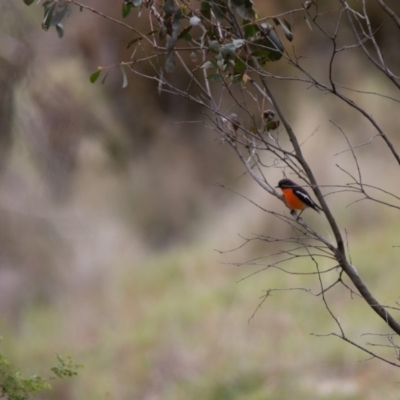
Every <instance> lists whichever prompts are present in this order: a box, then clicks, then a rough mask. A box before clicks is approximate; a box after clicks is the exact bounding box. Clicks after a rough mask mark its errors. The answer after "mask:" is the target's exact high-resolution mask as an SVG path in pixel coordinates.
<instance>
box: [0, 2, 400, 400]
mask: <svg viewBox="0 0 400 400" xmlns="http://www.w3.org/2000/svg"><path fill="white" fill-rule="evenodd" d="M116 3H118V4H116ZM270 3H272V2H270ZM278 3H279V4H278ZM328 3H329V4H328ZM395 3H396V2H394V3H393V4H391V5H392V6H393V7H396V4H395ZM86 4H88V5H90V6H93V7H95V8H97V9H99V10H102V12H104V13H105V14H108V15H111V16H113V17H115V18H118V19H121V6H120V4H119V2H110V1H106V0H96V1H94V0H90V1H87V3H86ZM334 4H335V2H333V1H328V2H327V5H329V6H332V5H334ZM299 6H300V2H298V1H281V2H275V4H274V5H272V4H266V3H261V2H257V1H256V2H255V8H256V9H258V10H259V12H260V14H261V15H273V14H277V13H279V12H282V11H286V10H288V9H289V8H296V7H299ZM371 6H372V5H371ZM373 6H374V7H376V5H375V3H374V4H373ZM397 6H398V5H397ZM371 15H374V18H376V20H374V21H373V22H374V23H376V25H377V26H381V28H380V30H379V33H378V36H377V38H378V41H379V43H380V45H381V46H382V48H383V49H384V51H385V57H386V60H387V62H388V64H389V65H390V67H391V68H392V70H393V72H394V73H395V74H396V73H397V75H399V74H400V71H399V57H400V55H399V52H398V37H399V36H398V31H396V30H395V28H394V27H393V26H392V25H391V24H390V21H388V19H387V18H385V17H384V16H383V15H382V13H381V12H380V9H379V8H376V9H373V14H371ZM42 17H43V15H42V7H41V6H38V5H32V6H31V7H27V6H25V5H24V4H23V2H22V1H21V2H17V1H15V0H2V1H1V4H0V319H1V320H2V325H1V336H2V337H3V340H2V342H1V344H0V345H1V352H2V353H3V354H6V355H7V356H9V357H10V358H11V359H12V361H13V362H15V364H16V365H18V366H21V368H22V370H23V373H25V374H28V375H29V374H32V373H41V374H43V375H46V374H47V372H46V371H48V368H49V367H50V366H52V365H53V364H54V360H55V353H61V354H69V355H71V356H72V357H73V358H74V359H75V361H76V362H78V363H80V364H83V365H84V369H82V370H80V371H79V376H78V377H76V378H73V379H71V380H64V381H62V382H54V390H53V391H50V392H47V393H41V394H40V395H39V398H44V399H60V400H69V399H71V400H72V399H145V400H157V399H162V400H175V399H176V400H179V399H200V398H201V399H210V400H217V399H218V400H220V399H248V400H258V399H290V398H297V399H309V398H313V399H339V398H340V399H376V398H383V397H385V398H386V399H397V398H398V374H397V371H396V369H395V368H394V367H391V366H388V365H386V364H384V363H382V362H379V361H376V360H368V356H367V354H365V353H362V352H361V351H359V350H357V349H355V348H354V347H351V346H350V345H348V344H346V343H344V342H342V341H340V340H339V339H336V338H334V337H316V336H312V335H310V334H311V333H314V334H328V333H330V332H336V326H335V324H334V322H333V321H332V319H331V318H330V316H329V314H328V312H327V310H326V309H325V307H324V305H323V303H322V301H321V299H320V298H319V297H313V296H311V295H309V294H307V293H305V292H301V291H300V292H296V291H287V292H274V294H273V296H272V297H270V298H269V299H268V301H267V302H265V303H264V304H263V307H262V308H261V309H259V310H258V311H257V313H255V315H254V316H253V314H254V312H255V310H256V308H257V306H258V304H259V302H260V297H261V296H262V295H263V294H264V293H265V290H267V289H269V288H296V287H305V288H310V289H312V290H315V291H318V288H319V285H318V281H317V280H316V279H315V278H313V277H307V276H299V275H288V274H285V273H283V272H280V271H278V270H267V271H264V272H261V273H259V274H257V275H254V276H250V277H248V278H247V279H243V278H245V277H247V276H248V275H250V274H252V273H254V272H256V271H257V270H258V269H259V268H260V267H257V266H241V267H238V266H235V265H234V263H240V262H243V261H246V260H249V259H253V258H255V257H260V256H266V255H268V254H270V253H273V252H274V250H276V245H274V244H273V243H269V244H268V243H264V242H251V243H250V244H248V245H247V246H245V247H242V248H240V249H239V250H237V251H233V252H228V253H221V252H219V251H216V250H220V251H223V252H224V251H227V250H231V249H234V248H237V247H239V246H240V245H241V244H242V243H243V239H242V237H252V236H253V235H255V234H262V235H269V236H287V235H288V234H290V232H289V231H288V230H287V229H288V228H287V227H286V226H283V225H282V226H281V225H280V223H279V222H278V221H277V220H274V219H272V218H271V217H270V216H268V215H266V214H265V213H263V212H261V211H260V209H258V208H257V207H255V206H254V205H252V204H251V203H250V202H248V201H246V200H245V199H243V198H241V197H240V196H237V195H235V194H234V193H233V192H231V191H229V190H227V189H223V188H221V187H219V186H218V185H219V184H222V185H225V186H228V187H231V188H233V189H234V190H236V191H239V192H240V193H242V194H244V195H245V196H246V197H248V198H250V199H252V200H253V201H255V202H257V204H259V205H261V206H262V207H265V208H269V209H272V210H275V211H282V207H283V205H282V204H281V203H280V202H279V201H277V200H276V199H275V198H272V197H271V196H268V195H266V193H265V192H263V191H262V190H260V189H259V188H258V187H257V185H256V183H255V182H254V181H252V180H251V179H250V178H249V177H248V176H247V175H246V174H243V172H244V170H243V167H242V166H241V165H240V163H239V161H238V160H237V158H236V157H235V155H234V154H233V152H232V151H231V150H230V149H229V147H228V146H227V145H224V144H221V143H220V141H219V140H218V138H217V137H216V135H215V134H214V133H213V132H212V131H210V130H207V129H205V127H204V125H203V124H202V123H195V122H192V123H183V122H185V121H199V120H201V119H204V118H203V116H202V115H201V114H200V113H201V110H199V109H198V108H196V107H193V105H192V104H188V103H187V102H185V101H184V100H183V99H180V98H172V97H169V96H168V95H165V94H163V95H161V96H159V95H158V94H157V87H156V86H155V84H154V82H150V81H144V80H139V79H137V78H135V76H132V75H129V76H128V78H129V85H128V87H127V88H126V89H122V87H121V86H122V77H121V73H120V71H119V70H118V69H116V70H115V71H114V70H113V71H112V72H111V73H110V74H109V77H108V79H107V82H106V83H105V84H104V85H101V84H100V82H97V83H96V84H95V85H93V84H91V83H90V82H89V76H90V74H91V73H93V72H94V71H96V69H97V67H98V66H99V65H102V66H107V65H112V64H115V63H118V62H119V61H120V60H124V59H128V58H129V52H127V50H126V45H127V43H128V42H129V41H130V40H131V39H132V38H131V37H130V32H129V31H126V30H124V29H122V28H121V27H119V26H117V25H115V24H113V23H111V22H110V21H107V20H105V19H102V18H100V17H99V16H96V15H93V14H90V13H89V12H87V11H84V12H81V13H80V12H78V10H77V9H75V10H73V13H72V15H71V16H70V17H69V18H68V19H67V20H66V21H64V27H65V31H66V33H65V36H64V38H63V39H59V38H58V36H57V34H56V31H55V30H54V29H51V30H50V31H49V32H44V31H43V30H42V29H41V26H40V25H41V21H42ZM142 18H143V17H142ZM128 19H129V21H128V22H129V23H134V15H133V14H132V15H131V16H129V18H128ZM383 21H384V23H383ZM291 22H292V24H293V30H294V38H295V39H294V42H293V43H294V46H296V51H297V54H298V55H299V54H302V55H303V56H304V60H303V62H304V64H303V65H304V66H305V68H307V69H309V70H310V71H312V72H313V73H316V74H317V75H318V77H320V78H321V80H322V81H324V80H325V82H327V66H328V62H329V55H330V49H331V48H330V47H329V46H330V42H329V41H328V40H327V39H326V37H324V36H323V35H322V34H321V33H320V32H318V31H317V30H314V31H310V29H309V28H308V27H307V25H306V24H305V23H304V22H303V21H302V18H301V17H300V18H298V19H297V20H296V21H291ZM327 24H328V25H327V26H328V27H331V28H334V24H333V23H330V25H329V22H327ZM342 32H343V33H342V34H341V36H340V41H341V43H342V44H344V43H347V44H349V43H352V39H351V36H350V35H351V32H350V30H348V29H347V28H346V27H344V28H343V31H342ZM395 35H396V36H395ZM394 37H396V38H397V39H396V40H394ZM285 43H286V44H287V45H288V46H291V45H290V44H288V42H285ZM270 68H271V71H279V73H280V74H283V75H284V74H286V73H287V74H288V75H290V74H294V72H293V71H291V70H290V69H289V66H288V65H287V64H286V63H285V61H283V60H281V61H279V62H277V63H274V64H271V66H270ZM335 76H336V78H337V79H338V81H340V83H341V84H343V85H344V86H349V87H352V88H353V89H359V90H360V89H362V90H365V91H368V92H380V93H384V94H385V95H387V96H392V97H396V95H397V94H396V93H395V92H393V89H392V88H391V86H390V83H389V81H388V80H387V79H386V78H385V77H384V76H383V75H382V74H379V73H378V72H377V71H376V70H375V69H374V68H373V67H372V66H371V65H369V64H368V63H367V62H366V58H365V56H364V55H363V54H362V53H361V51H360V50H359V49H353V50H352V51H349V52H343V53H341V54H339V56H338V61H337V64H336V69H335ZM271 84H272V85H274V87H275V88H276V89H277V90H278V97H279V98H280V100H281V101H282V103H283V104H284V105H285V107H286V110H285V111H286V112H287V115H288V117H289V119H290V121H291V123H292V125H293V127H294V128H295V129H296V131H297V132H298V133H299V137H300V138H301V140H306V139H307V141H306V143H305V144H304V147H303V148H304V152H305V154H306V156H307V157H309V161H310V164H311V166H312V168H314V170H315V173H316V176H317V179H318V182H319V183H321V184H324V185H330V184H340V183H344V182H348V181H349V177H348V176H347V175H346V174H344V173H343V172H342V171H341V170H340V169H339V168H337V167H336V165H337V164H338V165H340V166H341V167H343V168H346V169H347V170H348V171H350V172H351V173H354V172H355V171H356V168H355V165H354V161H353V159H352V156H351V153H350V152H343V151H345V150H346V149H347V148H348V145H347V143H346V140H345V139H344V137H343V135H342V134H341V133H340V131H339V130H338V129H337V127H335V126H334V125H333V124H332V123H331V122H330V120H331V121H334V122H335V123H336V124H338V125H339V126H340V127H341V128H342V129H343V130H344V131H345V132H346V134H347V135H348V137H349V140H350V141H351V142H352V144H353V145H356V144H361V143H364V142H368V141H369V140H370V139H371V138H372V137H373V135H375V133H376V132H375V131H374V130H373V128H372V127H371V125H370V124H368V123H366V121H365V120H363V119H361V117H360V115H359V114H357V113H356V112H355V111H354V110H350V109H348V108H346V107H344V106H343V105H342V104H341V103H340V102H339V101H338V100H337V99H335V98H333V97H332V96H330V95H326V94H324V93H322V92H318V91H317V90H315V89H313V88H309V87H308V86H302V85H301V84H299V83H284V82H282V81H272V82H271ZM347 94H348V95H349V96H350V97H351V98H353V99H354V100H356V101H358V102H360V104H361V105H362V106H364V107H366V109H367V111H368V113H371V114H373V115H374V117H375V118H376V120H377V121H378V122H379V123H380V124H381V126H382V127H383V128H384V129H385V131H386V132H387V134H388V135H389V136H390V137H391V138H392V140H393V142H394V144H395V145H400V143H399V141H400V139H399V138H398V135H397V127H398V124H399V113H398V111H397V108H398V105H397V103H396V102H394V101H390V100H388V99H383V98H380V97H377V96H373V95H369V96H368V95H364V94H360V93H356V92H351V91H348V92H347ZM229 106H230V105H229V104H227V110H228V107H229ZM236 111H237V110H236ZM237 112H239V113H240V110H239V111H237ZM280 135H284V132H283V131H281V132H280ZM357 157H358V159H359V162H360V167H361V168H362V171H363V176H364V178H365V180H366V181H367V182H368V183H370V184H372V185H379V186H380V187H383V188H385V189H387V190H391V191H392V192H394V193H396V194H399V189H400V188H399V184H398V178H397V176H398V166H397V167H396V164H395V162H394V160H392V158H391V156H390V154H389V152H388V150H387V148H386V147H385V146H384V144H383V143H382V142H381V141H379V139H378V138H376V139H374V140H372V141H371V144H370V145H368V146H363V147H360V148H359V149H357ZM281 177H282V174H281V172H280V171H278V170H276V171H274V170H270V171H268V178H269V179H270V180H271V182H275V181H276V182H277V181H278V180H279V179H280V178H281ZM355 199H356V198H354V196H351V195H350V194H348V193H342V194H337V195H335V196H329V197H328V202H329V204H330V205H331V206H332V210H333V212H334V214H335V216H336V217H337V219H338V221H339V223H340V224H341V227H342V228H343V231H344V230H345V229H346V232H347V238H348V241H349V248H350V253H351V256H352V261H353V263H354V265H356V267H357V269H358V270H359V272H360V274H361V275H362V277H363V278H364V279H365V282H366V284H367V285H369V286H370V288H371V289H372V291H373V293H374V294H375V295H376V297H377V298H378V299H379V300H381V301H382V302H383V303H384V304H392V305H393V304H394V303H395V302H396V301H397V300H398V296H399V292H398V284H397V279H398V278H399V273H398V272H397V263H396V261H397V255H398V252H399V249H398V248H395V247H393V246H396V245H399V244H400V235H399V234H398V224H397V219H396V217H397V218H398V212H397V213H396V210H395V209H390V208H385V207H383V206H377V205H376V204H374V203H367V202H361V203H357V204H356V205H353V206H349V207H347V206H348V205H349V204H350V203H351V202H352V201H353V200H355ZM304 218H307V222H308V223H310V225H311V226H313V227H315V228H316V229H320V230H321V232H324V233H325V234H326V235H327V236H329V235H330V232H329V230H328V228H327V225H326V223H325V222H324V220H323V217H322V216H318V215H317V214H316V213H315V215H314V213H313V212H311V211H309V212H307V213H306V214H305V215H304ZM262 262H267V261H265V260H264V261H262ZM331 265H332V264H329V263H328V262H327V263H326V265H324V264H323V263H321V267H328V266H331ZM286 267H287V269H289V270H291V271H311V270H313V268H314V266H313V265H310V262H308V261H307V260H303V261H302V260H295V261H292V262H291V263H288V264H287V265H286ZM328 298H329V301H330V302H331V304H332V306H333V310H334V311H335V313H336V315H337V316H338V317H339V318H340V320H341V323H342V324H343V327H344V329H345V330H346V332H347V334H348V335H349V337H351V338H352V339H354V340H356V341H360V343H362V344H366V343H367V342H374V341H376V340H377V339H375V338H371V337H361V335H362V334H363V333H386V332H387V330H386V327H385V326H384V324H383V323H382V322H381V321H380V320H379V319H378V317H376V316H375V315H374V314H373V313H372V311H370V310H369V309H368V308H367V307H366V306H365V305H364V304H363V302H362V301H361V300H360V299H358V298H352V297H351V296H350V293H349V292H348V291H346V290H345V289H344V288H343V287H337V288H335V289H334V290H332V291H331V292H330V293H329V295H328ZM252 316H253V318H251V317H252ZM395 316H396V315H395ZM382 351H383V350H382ZM383 354H384V355H387V356H392V353H391V352H390V351H389V350H388V352H387V353H383Z"/></svg>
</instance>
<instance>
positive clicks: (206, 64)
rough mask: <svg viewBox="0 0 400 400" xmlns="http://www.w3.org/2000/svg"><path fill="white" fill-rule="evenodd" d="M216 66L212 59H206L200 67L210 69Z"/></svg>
mask: <svg viewBox="0 0 400 400" xmlns="http://www.w3.org/2000/svg"><path fill="white" fill-rule="evenodd" d="M216 67H217V66H216V65H215V62H213V61H206V62H205V63H204V64H203V65H202V66H201V68H203V69H210V68H216Z"/></svg>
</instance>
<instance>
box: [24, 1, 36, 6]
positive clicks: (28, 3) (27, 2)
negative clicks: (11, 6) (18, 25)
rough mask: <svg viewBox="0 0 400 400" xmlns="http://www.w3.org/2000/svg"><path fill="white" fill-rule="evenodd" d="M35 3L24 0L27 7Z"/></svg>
mask: <svg viewBox="0 0 400 400" xmlns="http://www.w3.org/2000/svg"><path fill="white" fill-rule="evenodd" d="M34 2H35V0H24V3H25V4H26V5H27V6H30V5H31V4H32V3H34Z"/></svg>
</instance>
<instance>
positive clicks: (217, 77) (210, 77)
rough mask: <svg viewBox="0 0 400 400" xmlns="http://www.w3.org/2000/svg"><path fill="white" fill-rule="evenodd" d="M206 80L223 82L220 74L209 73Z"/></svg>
mask: <svg viewBox="0 0 400 400" xmlns="http://www.w3.org/2000/svg"><path fill="white" fill-rule="evenodd" d="M207 80H208V81H210V82H223V80H224V78H223V77H222V75H220V74H211V75H208V76H207Z"/></svg>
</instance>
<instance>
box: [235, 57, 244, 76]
mask: <svg viewBox="0 0 400 400" xmlns="http://www.w3.org/2000/svg"><path fill="white" fill-rule="evenodd" d="M246 71H247V64H246V63H245V62H244V61H243V60H242V59H241V58H239V57H235V65H234V66H233V73H234V75H243V73H244V72H246Z"/></svg>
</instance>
